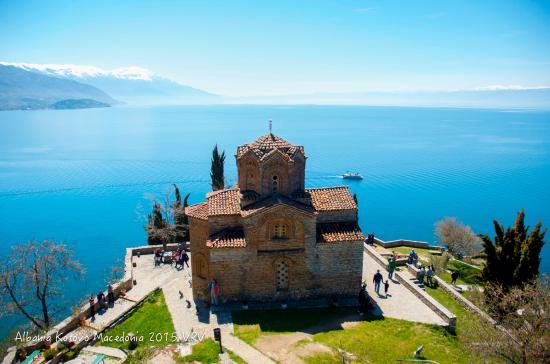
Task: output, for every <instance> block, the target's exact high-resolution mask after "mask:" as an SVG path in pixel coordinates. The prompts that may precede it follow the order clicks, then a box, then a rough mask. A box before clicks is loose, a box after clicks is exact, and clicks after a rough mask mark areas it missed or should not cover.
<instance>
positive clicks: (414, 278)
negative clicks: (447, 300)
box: [409, 277, 426, 291]
mask: <svg viewBox="0 0 550 364" xmlns="http://www.w3.org/2000/svg"><path fill="white" fill-rule="evenodd" d="M409 280H410V281H411V282H413V283H414V284H416V285H417V286H418V288H420V289H422V290H424V291H425V290H426V289H425V285H424V283H420V281H419V280H418V279H416V277H413V278H409Z"/></svg>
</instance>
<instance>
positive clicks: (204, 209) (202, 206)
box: [185, 202, 208, 220]
mask: <svg viewBox="0 0 550 364" xmlns="http://www.w3.org/2000/svg"><path fill="white" fill-rule="evenodd" d="M185 214H186V215H187V216H190V217H194V218H195V219H200V220H207V219H208V203H207V202H203V203H198V204H195V205H190V206H187V207H186V208H185Z"/></svg>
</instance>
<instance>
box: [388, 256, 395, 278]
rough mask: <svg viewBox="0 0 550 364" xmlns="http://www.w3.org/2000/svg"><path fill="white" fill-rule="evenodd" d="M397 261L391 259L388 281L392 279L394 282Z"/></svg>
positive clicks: (389, 261)
mask: <svg viewBox="0 0 550 364" xmlns="http://www.w3.org/2000/svg"><path fill="white" fill-rule="evenodd" d="M395 265H396V264H395V259H394V258H393V257H391V258H390V259H389V260H388V279H391V280H392V281H393V272H394V271H395Z"/></svg>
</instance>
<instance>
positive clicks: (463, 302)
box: [434, 276, 496, 325]
mask: <svg viewBox="0 0 550 364" xmlns="http://www.w3.org/2000/svg"><path fill="white" fill-rule="evenodd" d="M434 278H435V280H436V281H437V283H438V284H439V287H441V289H443V290H444V291H445V292H447V293H448V294H449V295H451V297H453V298H454V299H455V300H456V301H457V302H458V303H460V305H462V307H464V308H465V309H467V310H468V311H470V312H473V313H477V314H478V315H479V316H481V317H482V318H484V319H485V320H486V321H487V322H489V323H490V324H491V325H496V322H495V320H493V318H492V317H491V316H489V315H488V314H486V313H485V312H484V311H482V310H481V309H480V308H479V307H477V306H476V305H474V304H473V303H472V302H471V301H470V300H468V299H467V298H465V297H464V296H462V295H461V294H460V293H458V292H457V291H456V289H454V288H453V286H451V285H450V284H449V283H447V282H445V281H444V280H443V279H441V278H440V277H438V276H435V277H434Z"/></svg>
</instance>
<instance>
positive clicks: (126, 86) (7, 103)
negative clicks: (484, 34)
mask: <svg viewBox="0 0 550 364" xmlns="http://www.w3.org/2000/svg"><path fill="white" fill-rule="evenodd" d="M222 103H223V104H333V105H373V106H426V107H481V108H483V107H489V108H544V109H549V108H550V87H520V86H492V87H485V88H479V89H472V90H456V91H395V92H353V93H323V92H321V93H312V94H296V95H274V96H245V97H226V96H220V95H215V94H212V93H209V92H206V91H203V90H199V89H196V88H193V87H190V86H186V85H182V84H179V83H177V82H174V81H171V80H169V79H167V78H163V77H160V76H157V75H155V74H153V73H152V72H150V71H149V70H147V69H144V68H140V67H126V68H118V69H113V70H104V69H101V68H98V67H95V66H79V65H59V64H31V63H9V62H0V110H14V109H44V108H52V109H63V108H68V109H73V108H88V107H108V106H112V105H116V104H130V105H181V104H222Z"/></svg>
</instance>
